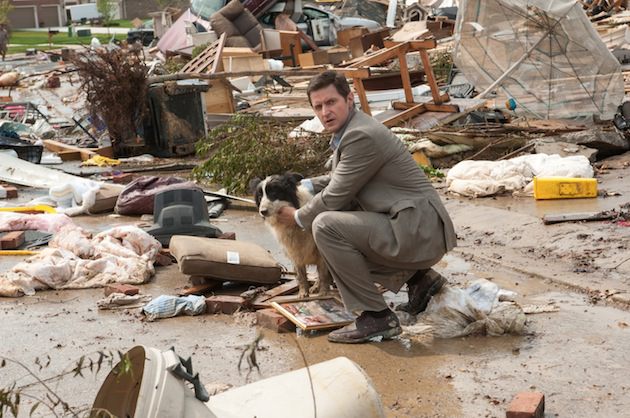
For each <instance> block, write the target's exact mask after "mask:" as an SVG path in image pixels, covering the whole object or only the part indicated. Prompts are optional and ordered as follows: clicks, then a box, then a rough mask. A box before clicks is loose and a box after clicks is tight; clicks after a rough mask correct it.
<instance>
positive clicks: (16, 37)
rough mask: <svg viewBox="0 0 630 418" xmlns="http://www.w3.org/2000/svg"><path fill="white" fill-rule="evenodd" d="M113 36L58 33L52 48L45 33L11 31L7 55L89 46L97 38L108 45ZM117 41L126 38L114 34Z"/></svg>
mask: <svg viewBox="0 0 630 418" xmlns="http://www.w3.org/2000/svg"><path fill="white" fill-rule="evenodd" d="M113 36H114V35H113V34H112V35H107V34H92V35H91V36H83V37H78V36H72V37H69V36H68V33H67V32H59V33H58V34H56V35H53V37H52V46H50V45H49V44H48V33H47V32H32V31H17V30H16V31H13V32H12V33H11V37H10V38H9V45H13V46H9V49H8V51H7V53H9V54H16V53H20V52H25V51H26V50H27V49H29V48H37V49H38V50H40V51H47V50H49V49H58V48H60V47H62V46H63V45H89V44H90V41H92V38H93V37H96V38H98V40H99V41H101V43H103V44H105V43H108V42H109V41H110V40H111V39H112V37H113ZM115 36H116V37H117V39H119V40H123V39H126V38H127V36H126V35H125V34H116V35H115Z"/></svg>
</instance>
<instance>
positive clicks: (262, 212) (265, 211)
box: [260, 209, 269, 216]
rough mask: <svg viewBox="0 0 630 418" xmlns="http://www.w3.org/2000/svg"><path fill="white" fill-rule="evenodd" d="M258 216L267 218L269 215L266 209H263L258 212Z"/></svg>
mask: <svg viewBox="0 0 630 418" xmlns="http://www.w3.org/2000/svg"><path fill="white" fill-rule="evenodd" d="M260 214H261V215H262V216H267V215H269V211H268V210H267V209H263V210H261V211H260Z"/></svg>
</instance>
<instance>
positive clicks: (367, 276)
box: [279, 71, 456, 343]
mask: <svg viewBox="0 0 630 418" xmlns="http://www.w3.org/2000/svg"><path fill="white" fill-rule="evenodd" d="M307 94H308V97H309V100H310V102H311V105H312V106H313V109H314V110H315V114H316V115H317V117H318V118H319V120H320V121H321V122H322V124H323V125H324V127H325V128H326V130H327V131H329V132H331V133H333V138H332V140H331V148H332V149H333V156H332V170H331V173H330V175H327V176H322V177H316V178H313V179H309V180H308V181H303V183H306V185H307V186H308V184H309V182H310V184H311V185H312V188H313V191H314V192H315V193H317V194H316V195H315V196H314V197H313V199H312V200H311V201H310V202H309V203H308V204H307V205H305V206H303V207H301V208H300V209H299V210H296V209H295V208H291V207H284V208H282V209H281V211H280V213H279V215H280V220H281V222H284V223H286V224H288V225H290V224H294V223H297V224H298V225H299V226H301V227H302V228H306V229H309V230H311V231H312V233H313V236H314V238H315V242H316V244H317V248H318V249H319V251H320V253H321V254H322V255H323V257H324V259H325V260H326V264H327V265H328V268H329V270H330V272H331V274H332V276H333V278H334V280H335V283H336V284H337V287H338V288H339V292H340V293H341V297H342V299H343V302H344V304H345V305H346V308H347V309H349V310H352V311H360V312H361V314H360V315H359V316H358V317H357V319H356V320H355V322H354V323H353V324H351V325H348V326H346V327H344V328H342V329H339V330H336V331H333V332H331V333H330V334H329V335H328V339H329V340H330V341H332V342H340V343H362V342H366V341H368V340H370V339H371V338H374V337H379V336H380V337H383V338H392V337H394V336H396V335H398V334H400V333H401V332H402V331H401V328H400V323H399V321H398V317H397V316H396V314H395V313H394V312H392V311H391V310H390V309H389V308H388V306H387V304H386V302H385V300H384V299H383V296H382V295H381V293H380V292H379V291H378V289H377V287H376V286H375V283H380V284H381V285H383V286H384V287H386V288H387V289H389V290H391V291H394V292H398V291H399V290H400V288H401V287H402V286H403V285H404V284H405V283H407V286H408V289H409V303H407V304H404V305H401V307H400V309H402V310H406V311H408V312H410V313H412V314H417V313H419V312H421V311H423V310H424V309H425V308H426V304H427V303H428V301H429V299H430V298H431V296H432V295H434V294H435V293H437V291H439V290H440V288H441V287H442V286H443V284H444V283H445V282H446V280H445V279H444V278H443V277H442V276H440V275H439V274H438V273H436V272H435V271H434V270H432V269H431V266H433V265H435V264H436V263H437V262H438V261H440V259H441V258H442V257H443V256H444V254H445V253H446V252H447V251H449V250H450V249H452V248H453V247H454V246H455V244H456V237H455V232H454V230H453V224H452V222H451V219H450V217H449V215H448V213H447V212H446V209H445V208H444V206H443V205H442V202H441V200H440V197H439V196H438V194H437V192H436V191H435V189H434V188H433V186H432V185H431V183H430V181H429V180H428V179H427V177H426V176H425V174H424V172H423V171H422V170H421V169H420V168H419V167H418V166H417V165H416V163H415V162H414V160H413V159H412V158H411V155H410V153H409V152H408V151H407V149H406V147H405V146H404V144H403V143H402V142H401V141H400V140H399V139H398V138H397V137H396V136H395V135H394V134H392V132H391V131H390V130H389V129H388V128H387V127H385V126H384V125H382V124H381V123H380V122H378V121H376V120H375V119H373V118H372V117H370V116H368V115H366V114H364V113H363V112H359V111H356V110H355V109H354V96H353V94H352V92H351V91H350V87H349V86H348V83H347V81H346V79H345V77H343V76H342V75H339V74H337V73H335V72H334V71H327V72H324V73H321V74H320V75H318V76H316V77H314V78H313V79H312V80H311V82H310V83H309V86H308V89H307Z"/></svg>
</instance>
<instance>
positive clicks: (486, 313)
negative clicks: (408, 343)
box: [407, 279, 526, 338]
mask: <svg viewBox="0 0 630 418" xmlns="http://www.w3.org/2000/svg"><path fill="white" fill-rule="evenodd" d="M515 296H516V294H515V293H514V292H510V291H506V290H502V289H500V288H499V286H497V285H496V284H495V283H492V282H490V281H488V280H485V279H479V280H476V281H474V282H473V283H471V284H470V286H468V287H467V288H466V289H460V288H454V287H448V286H445V287H444V288H443V289H442V291H440V293H438V294H437V295H435V296H433V297H432V298H431V301H430V302H429V305H428V306H427V309H426V311H424V312H423V313H422V314H420V315H419V316H418V325H420V326H422V325H429V326H431V327H432V333H433V335H434V336H435V337H438V338H455V337H463V336H466V335H473V334H481V335H491V336H499V335H504V334H514V335H520V334H523V332H524V331H525V321H526V318H525V312H523V309H522V308H521V307H520V306H519V305H518V304H517V303H515V302H514V297H515ZM416 326H417V325H416ZM407 331H408V332H409V331H413V328H412V327H409V329H408V330H407Z"/></svg>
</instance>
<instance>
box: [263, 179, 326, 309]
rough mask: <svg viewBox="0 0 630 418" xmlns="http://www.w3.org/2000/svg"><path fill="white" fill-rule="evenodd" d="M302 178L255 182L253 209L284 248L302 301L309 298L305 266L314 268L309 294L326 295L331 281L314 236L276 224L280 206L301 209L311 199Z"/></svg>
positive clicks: (298, 229)
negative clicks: (313, 277)
mask: <svg viewBox="0 0 630 418" xmlns="http://www.w3.org/2000/svg"><path fill="white" fill-rule="evenodd" d="M303 178H304V177H303V176H302V175H301V174H297V173H286V174H284V175H273V176H269V177H267V178H266V179H264V180H262V181H260V180H258V181H254V182H253V183H252V187H255V190H256V191H255V198H256V206H257V207H258V213H259V214H260V215H261V216H262V217H263V218H264V219H265V223H266V224H267V225H268V226H269V227H270V228H271V230H272V231H273V233H274V235H275V236H276V239H277V240H278V242H280V244H281V245H282V246H283V247H284V250H285V253H286V254H287V256H288V257H289V259H290V260H291V262H292V263H293V266H294V268H295V270H296V273H297V281H298V286H299V293H298V296H299V297H300V298H305V297H307V296H308V295H309V286H308V280H307V277H306V266H308V265H315V266H317V275H318V276H319V278H318V280H317V282H316V283H315V284H314V285H313V287H311V289H310V293H319V294H320V295H323V294H326V293H328V290H329V289H330V285H331V284H332V277H331V276H330V273H329V271H328V268H327V267H326V263H325V262H324V259H323V257H322V256H321V255H320V254H319V251H318V250H317V246H316V245H315V241H314V240H313V235H312V234H311V232H310V231H306V230H304V229H302V228H300V227H299V226H297V225H295V226H287V225H284V224H281V223H279V222H278V219H277V217H276V215H277V213H278V210H279V209H280V208H281V207H283V206H292V207H294V208H296V209H297V208H300V207H301V206H303V205H304V204H306V203H307V202H308V201H309V200H311V199H312V198H313V195H312V194H311V192H310V191H309V190H308V189H307V188H306V187H304V186H302V185H301V184H300V181H301V180H302V179H303Z"/></svg>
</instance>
